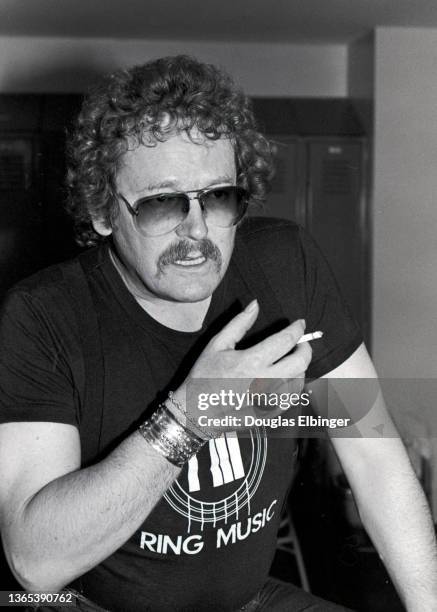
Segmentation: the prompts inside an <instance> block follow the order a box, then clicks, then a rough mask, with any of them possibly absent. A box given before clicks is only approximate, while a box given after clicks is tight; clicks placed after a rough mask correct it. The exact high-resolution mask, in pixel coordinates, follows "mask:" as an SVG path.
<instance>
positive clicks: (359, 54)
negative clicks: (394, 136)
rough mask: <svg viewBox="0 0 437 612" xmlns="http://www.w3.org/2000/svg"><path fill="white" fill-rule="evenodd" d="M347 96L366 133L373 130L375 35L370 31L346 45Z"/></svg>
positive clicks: (370, 132)
mask: <svg viewBox="0 0 437 612" xmlns="http://www.w3.org/2000/svg"><path fill="white" fill-rule="evenodd" d="M347 74H348V77H347V81H348V96H349V97H350V98H352V100H353V101H354V105H355V108H356V109H357V111H358V113H359V115H360V118H361V120H362V122H363V125H364V126H365V128H366V132H367V133H368V134H372V132H373V99H374V95H375V37H374V33H373V32H372V33H370V34H368V35H367V36H364V37H363V38H360V39H359V40H357V41H354V42H353V43H351V44H350V45H349V47H348V66H347Z"/></svg>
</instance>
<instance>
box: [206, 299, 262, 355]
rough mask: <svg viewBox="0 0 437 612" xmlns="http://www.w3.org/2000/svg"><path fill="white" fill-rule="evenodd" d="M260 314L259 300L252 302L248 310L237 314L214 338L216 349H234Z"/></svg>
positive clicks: (247, 307)
mask: <svg viewBox="0 0 437 612" xmlns="http://www.w3.org/2000/svg"><path fill="white" fill-rule="evenodd" d="M258 313H259V304H258V300H256V299H255V300H252V302H250V303H249V304H248V305H247V306H246V308H245V309H244V310H243V311H242V312H240V313H239V314H237V315H236V316H235V317H234V318H233V319H231V321H229V323H228V324H227V325H225V326H224V328H223V329H222V330H221V331H220V332H219V333H218V334H217V335H216V336H214V338H213V340H212V343H213V346H214V348H215V349H217V350H219V351H223V350H225V349H233V348H235V345H236V344H237V342H239V341H240V340H241V338H243V336H244V335H245V334H246V332H248V331H249V329H250V328H251V327H252V325H253V324H254V323H255V321H256V318H257V316H258Z"/></svg>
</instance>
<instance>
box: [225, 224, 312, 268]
mask: <svg viewBox="0 0 437 612" xmlns="http://www.w3.org/2000/svg"><path fill="white" fill-rule="evenodd" d="M304 233H305V232H304V230H303V228H302V227H301V226H300V225H298V224H297V223H294V222H293V221H288V220H285V219H278V218H273V217H272V218H271V217H249V218H247V219H245V220H244V222H243V223H242V224H241V226H240V227H239V228H238V231H237V238H236V245H237V248H239V249H244V250H246V251H248V255H249V256H251V257H254V258H255V259H257V260H261V261H262V264H263V267H266V268H267V269H268V270H270V268H271V267H273V268H275V269H276V268H277V267H278V264H280V267H281V268H282V269H283V270H289V271H294V272H297V270H298V269H301V268H302V266H303V265H304V260H305V252H304V250H305V249H304V248H303V245H304V242H305V241H304V239H303V235H304Z"/></svg>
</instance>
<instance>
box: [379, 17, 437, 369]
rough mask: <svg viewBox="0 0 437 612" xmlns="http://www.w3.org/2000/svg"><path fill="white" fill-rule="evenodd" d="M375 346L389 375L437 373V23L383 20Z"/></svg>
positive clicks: (381, 35)
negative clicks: (390, 24) (399, 24)
mask: <svg viewBox="0 0 437 612" xmlns="http://www.w3.org/2000/svg"><path fill="white" fill-rule="evenodd" d="M375 52H376V56H375V67H376V73H375V147H374V194H373V196H374V203H373V218H374V222H373V226H374V227H373V240H374V249H373V258H374V283H373V294H374V302H373V354H374V358H375V361H376V364H377V366H378V368H379V370H380V372H381V373H382V374H383V375H384V376H394V377H396V376H398V377H405V376H407V377H419V378H421V377H424V378H426V377H432V376H437V367H436V366H437V359H436V354H435V351H436V347H437V325H436V316H437V315H436V313H437V265H436V264H437V239H436V233H437V232H436V230H437V206H436V194H437V171H436V170H437V105H436V100H437V30H436V29H413V28H408V29H403V28H378V29H377V31H376V48H375Z"/></svg>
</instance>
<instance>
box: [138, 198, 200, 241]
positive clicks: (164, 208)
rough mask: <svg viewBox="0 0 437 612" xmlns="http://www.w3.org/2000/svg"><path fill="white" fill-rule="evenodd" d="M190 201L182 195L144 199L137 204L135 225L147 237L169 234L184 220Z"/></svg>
mask: <svg viewBox="0 0 437 612" xmlns="http://www.w3.org/2000/svg"><path fill="white" fill-rule="evenodd" d="M189 207H190V201H189V199H188V197H187V196H185V195H183V194H169V195H160V196H157V197H152V198H145V199H144V200H140V202H139V203H138V208H137V209H138V216H137V225H138V227H139V229H140V230H141V231H143V232H144V233H145V234H148V235H149V236H159V235H161V234H166V233H167V232H171V231H172V230H173V229H174V228H175V227H177V226H178V225H179V224H180V223H182V221H183V220H184V219H185V217H186V215H187V213H188V210H189Z"/></svg>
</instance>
